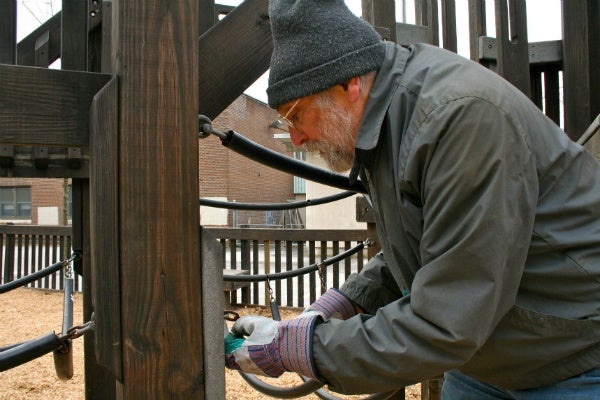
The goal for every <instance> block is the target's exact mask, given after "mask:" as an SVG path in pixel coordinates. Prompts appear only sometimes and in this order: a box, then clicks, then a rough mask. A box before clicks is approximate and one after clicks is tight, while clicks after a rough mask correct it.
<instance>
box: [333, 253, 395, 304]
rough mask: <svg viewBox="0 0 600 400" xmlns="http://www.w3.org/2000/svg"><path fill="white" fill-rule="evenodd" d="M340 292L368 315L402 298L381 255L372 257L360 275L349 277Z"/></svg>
mask: <svg viewBox="0 0 600 400" xmlns="http://www.w3.org/2000/svg"><path fill="white" fill-rule="evenodd" d="M340 291H341V292H342V293H344V294H345V295H346V296H348V298H350V300H352V301H353V302H354V303H356V304H358V305H359V306H360V307H361V308H362V309H363V310H365V311H366V312H367V313H370V314H372V313H374V312H375V311H376V310H378V309H379V308H381V307H383V306H385V305H386V304H389V303H391V302H392V301H394V300H397V299H399V298H400V297H402V293H401V291H400V288H399V287H398V285H397V284H396V281H395V280H394V277H393V275H392V274H391V272H390V269H389V267H388V265H387V263H386V262H385V258H384V257H383V253H378V254H376V255H375V256H374V257H372V258H371V259H370V260H369V262H368V263H367V264H366V265H365V267H364V268H363V269H362V271H360V273H358V274H352V275H350V276H349V277H348V278H347V279H346V281H345V282H344V284H343V285H342V287H341V288H340Z"/></svg>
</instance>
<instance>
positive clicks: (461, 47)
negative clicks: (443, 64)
mask: <svg viewBox="0 0 600 400" xmlns="http://www.w3.org/2000/svg"><path fill="white" fill-rule="evenodd" d="M406 1H407V7H406V10H407V15H406V22H408V23H414V12H411V11H412V10H414V3H413V1H412V0H406ZM560 1H561V0H527V35H528V39H529V42H540V41H545V40H560V39H561V38H562V34H561V11H560V8H561V7H560ZM216 2H217V3H220V4H226V5H234V6H235V5H238V4H239V3H241V0H217V1H216ZM61 3H62V0H18V2H17V40H21V39H22V38H24V37H25V36H27V35H28V34H29V33H31V32H32V31H33V30H34V29H36V28H37V27H38V26H39V25H41V24H42V23H43V22H44V21H46V20H47V19H48V18H50V17H51V16H52V15H53V14H55V13H57V12H58V11H60V8H61ZM360 3H361V0H346V4H347V5H348V7H349V8H350V9H351V10H352V11H353V12H354V13H356V14H357V15H360ZM455 3H456V14H457V20H458V21H459V22H458V23H457V35H458V53H459V54H461V55H463V56H465V57H467V58H468V57H469V32H468V29H469V24H468V0H456V2H455ZM396 4H397V6H396V20H397V21H402V19H403V16H402V9H403V7H402V0H397V1H396ZM486 8H487V12H486V14H487V21H486V23H487V30H488V35H489V36H495V29H496V28H495V23H494V22H495V21H494V1H493V0H487V1H486ZM440 15H441V13H440ZM461 21H464V22H461ZM266 86H267V74H265V75H263V77H261V78H260V79H258V80H257V81H256V83H255V84H254V85H252V87H250V88H249V89H248V90H247V92H246V93H247V94H249V95H251V96H253V97H255V98H257V99H258V100H261V101H264V102H266V100H267V98H266V93H265V88H266Z"/></svg>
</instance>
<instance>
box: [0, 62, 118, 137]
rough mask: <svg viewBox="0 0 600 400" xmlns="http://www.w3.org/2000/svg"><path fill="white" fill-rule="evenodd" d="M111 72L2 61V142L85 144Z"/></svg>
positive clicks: (0, 124) (0, 77)
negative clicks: (96, 99)
mask: <svg viewBox="0 0 600 400" xmlns="http://www.w3.org/2000/svg"><path fill="white" fill-rule="evenodd" d="M110 77H111V76H110V75H108V74H95V73H89V72H78V71H62V70H55V69H46V68H35V67H23V66H12V65H1V64H0V143H2V144H15V145H16V144H21V145H41V146H73V147H83V146H87V145H88V140H89V115H90V105H91V103H92V99H93V97H94V95H95V94H96V93H97V92H98V91H99V90H100V89H101V88H102V87H103V86H104V85H105V84H106V83H107V82H108V81H109V80H110Z"/></svg>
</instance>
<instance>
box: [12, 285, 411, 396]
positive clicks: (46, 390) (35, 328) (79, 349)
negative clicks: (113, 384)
mask: <svg viewBox="0 0 600 400" xmlns="http://www.w3.org/2000/svg"><path fill="white" fill-rule="evenodd" d="M74 298H75V303H74V304H75V313H74V323H75V324H79V323H82V322H83V317H82V312H81V309H82V296H81V294H79V293H77V294H75V296H74ZM62 304H63V297H62V293H61V292H54V291H45V290H35V289H17V290H13V291H11V292H8V293H4V294H1V295H0V346H5V345H8V344H11V343H17V342H21V341H25V340H29V339H32V338H35V337H38V336H41V335H43V334H46V333H48V332H52V331H55V332H60V331H61V325H62V307H63V305H62ZM234 310H236V311H238V312H239V313H240V314H242V315H249V314H256V313H262V314H265V313H267V312H268V311H267V310H266V309H264V308H254V307H253V308H244V309H239V308H234ZM298 312H299V311H298V310H294V309H291V310H290V309H285V310H282V312H281V314H282V318H283V319H286V318H290V317H293V316H294V315H296V314H297V313H298ZM73 343H74V347H73V355H74V358H73V364H74V376H73V378H71V379H70V380H60V379H59V378H58V377H57V376H56V373H55V371H54V360H53V356H52V354H47V355H45V356H43V357H40V358H38V359H35V360H33V361H31V362H29V363H27V364H23V365H20V366H18V367H16V368H13V369H10V370H8V371H5V372H0V399H2V400H4V399H6V400H8V399H10V400H47V399H61V400H83V399H84V376H83V340H81V339H77V340H74V342H73ZM225 379H226V386H227V394H226V398H227V399H235V400H247V399H248V400H249V399H252V400H260V399H271V398H272V397H269V396H266V395H263V394H261V393H258V392H257V391H256V390H254V389H253V388H252V387H250V386H249V385H248V384H247V383H246V382H245V381H244V380H243V379H242V378H241V377H240V376H239V375H238V374H237V373H236V372H233V371H229V370H228V371H226V375H225ZM265 380H266V381H267V382H268V383H271V384H273V385H277V386H291V385H294V384H296V383H297V382H299V378H298V377H297V375H295V374H284V376H282V377H281V378H279V379H265ZM340 397H341V398H348V399H359V398H362V397H364V396H340ZM302 399H310V400H313V399H315V400H316V399H318V397H317V396H316V395H310V396H305V397H302ZM406 399H407V400H417V399H420V393H419V387H418V386H417V385H415V386H411V387H409V388H407V389H406Z"/></svg>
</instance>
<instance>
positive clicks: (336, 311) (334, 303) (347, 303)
mask: <svg viewBox="0 0 600 400" xmlns="http://www.w3.org/2000/svg"><path fill="white" fill-rule="evenodd" d="M313 311H314V312H317V313H318V314H319V315H321V316H322V317H323V319H325V320H328V319H330V318H337V319H342V320H346V319H348V318H351V317H353V316H355V315H356V314H358V311H357V307H356V305H355V304H354V302H352V300H350V299H349V298H348V297H347V296H346V295H345V294H343V293H342V292H340V291H339V290H337V289H335V288H331V289H329V290H328V291H326V292H325V293H323V295H322V296H321V297H319V298H318V299H317V301H315V302H314V303H312V304H311V305H310V306H308V308H307V309H306V310H304V312H303V314H304V313H310V312H313Z"/></svg>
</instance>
